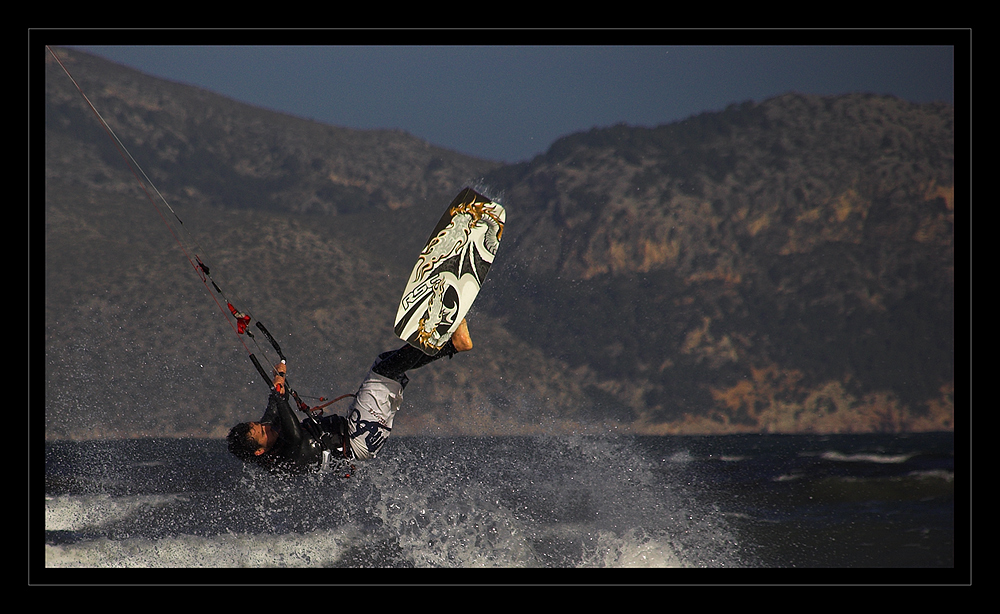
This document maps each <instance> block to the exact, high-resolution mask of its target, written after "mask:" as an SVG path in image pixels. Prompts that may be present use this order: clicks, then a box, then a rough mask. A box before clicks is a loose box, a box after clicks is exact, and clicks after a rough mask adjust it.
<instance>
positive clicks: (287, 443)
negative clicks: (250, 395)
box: [256, 391, 344, 473]
mask: <svg viewBox="0 0 1000 614" xmlns="http://www.w3.org/2000/svg"><path fill="white" fill-rule="evenodd" d="M342 421H343V418H342V417H340V416H337V415H331V416H324V417H322V418H320V419H318V420H316V421H315V422H314V421H313V420H312V419H310V418H306V419H304V420H302V422H299V421H298V420H297V419H296V417H295V413H294V412H293V411H292V406H291V405H290V404H289V403H288V397H287V396H286V395H279V394H277V393H275V392H273V391H272V392H271V396H270V397H269V398H268V400H267V409H266V410H265V411H264V415H263V416H262V417H261V419H260V420H259V422H261V423H262V424H267V425H269V426H271V427H272V428H274V429H276V430H277V431H278V441H276V442H275V444H274V445H273V446H272V447H271V449H270V450H268V451H267V452H265V453H263V454H261V455H260V456H258V457H256V462H257V464H258V465H261V466H263V467H266V468H267V469H269V470H271V471H275V472H280V473H306V472H309V471H316V470H318V469H319V468H320V466H321V464H322V462H323V451H324V450H330V451H331V453H332V454H336V455H338V456H340V457H343V452H342V449H341V446H342V443H341V441H342V433H343V432H344V427H343V425H342Z"/></svg>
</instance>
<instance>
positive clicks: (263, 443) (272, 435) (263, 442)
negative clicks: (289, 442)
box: [249, 422, 278, 456]
mask: <svg viewBox="0 0 1000 614" xmlns="http://www.w3.org/2000/svg"><path fill="white" fill-rule="evenodd" d="M249 437H250V439H252V440H253V441H256V442H257V445H258V446H259V447H258V448H257V451H256V452H254V454H256V455H257V456H260V455H261V454H263V453H264V452H267V451H268V450H270V449H271V446H273V445H274V442H275V441H277V440H278V433H277V431H275V430H274V429H273V428H272V427H271V426H269V425H267V424H261V423H260V422H251V423H250V432H249Z"/></svg>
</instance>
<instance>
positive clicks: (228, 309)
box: [45, 45, 311, 415]
mask: <svg viewBox="0 0 1000 614" xmlns="http://www.w3.org/2000/svg"><path fill="white" fill-rule="evenodd" d="M45 48H46V49H47V50H48V52H49V53H50V54H51V55H52V57H53V59H55V61H56V63H58V64H59V66H60V68H62V70H63V72H64V73H66V76H67V77H69V80H70V81H71V82H72V83H73V86H74V87H76V90H77V91H78V92H79V93H80V96H81V97H83V100H84V102H86V103H87V106H88V107H89V108H90V110H91V111H92V112H93V113H94V116H95V117H97V120H98V121H99V122H100V124H101V127H103V128H104V131H105V132H107V134H108V136H109V137H110V138H111V140H112V141H113V142H114V144H115V147H116V148H117V149H118V153H119V155H120V156H121V157H122V159H123V160H124V161H125V165H126V166H127V167H128V168H129V170H130V171H131V172H132V175H133V176H134V177H135V179H136V181H137V182H138V184H139V187H140V188H141V189H142V191H143V193H144V194H145V195H146V198H147V199H148V200H149V202H150V204H151V205H152V206H153V208H154V209H155V210H156V212H157V213H158V214H159V216H160V219H161V220H162V221H163V223H164V224H165V225H166V226H167V229H168V230H169V231H170V234H171V235H173V237H174V240H175V241H176V242H177V245H178V246H179V247H180V249H181V251H182V252H183V253H184V257H185V258H187V261H188V262H189V263H190V264H191V266H192V267H194V269H195V271H196V272H197V274H198V277H199V278H200V279H201V282H202V284H204V285H205V287H206V288H208V285H209V283H211V285H212V288H214V289H215V293H212V292H211V290H209V294H211V296H212V299H213V300H214V301H215V304H216V305H217V306H218V307H219V311H221V312H222V314H223V316H224V317H225V318H226V321H227V322H228V323H229V325H230V327H231V328H232V329H233V332H235V333H236V335H237V339H238V340H239V342H240V344H241V345H242V346H243V348H244V349H245V350H246V351H247V354H249V355H250V360H251V362H253V364H254V367H256V369H257V371H258V372H259V373H260V375H261V377H263V378H264V382H265V383H267V384H268V385H269V386H270V385H271V376H270V375H269V374H268V373H267V371H265V370H264V368H263V366H261V364H260V361H258V360H257V357H256V356H255V355H254V353H253V352H252V351H251V350H250V348H249V347H248V346H247V344H246V342H245V341H244V339H243V336H244V335H245V336H246V337H249V338H250V339H252V340H253V343H254V345H255V346H256V347H257V349H258V350H260V346H259V345H258V344H257V340H256V338H255V337H254V335H253V333H252V332H251V331H250V328H249V324H250V320H251V319H252V317H251V316H250V315H249V314H248V313H247V312H246V311H245V310H240V309H237V308H236V307H235V306H234V305H233V302H232V301H231V300H230V299H229V298H228V297H227V296H226V295H225V293H224V292H223V291H222V288H221V287H220V286H219V284H218V283H216V281H215V280H214V279H212V276H211V272H210V269H209V267H208V266H206V265H205V263H204V262H203V261H202V259H201V258H200V257H199V256H198V255H197V254H194V256H193V259H192V255H191V254H190V253H189V250H188V249H187V247H185V243H184V241H183V240H182V239H181V237H180V234H181V233H183V226H184V222H183V220H181V218H180V217H179V216H178V215H177V212H175V211H174V209H173V208H172V207H171V206H170V204H169V203H168V202H167V199H166V198H164V197H163V195H162V194H161V193H160V191H159V190H157V189H156V186H155V185H153V182H152V181H151V180H150V179H149V177H148V176H147V175H146V172H145V171H143V170H142V167H141V166H140V165H139V163H138V162H136V160H135V158H133V157H132V154H131V153H129V151H128V149H127V148H126V147H125V145H124V144H123V143H122V142H121V140H120V139H119V138H118V135H117V134H115V132H114V130H112V129H111V126H110V125H109V124H108V122H107V121H105V120H104V117H102V116H101V114H100V113H99V112H98V110H97V107H95V106H94V104H93V103H92V102H91V101H90V98H88V97H87V94H86V93H85V92H84V91H83V88H82V87H80V84H79V83H77V81H76V79H75V78H73V75H72V74H70V72H69V70H68V69H67V68H66V65H65V64H63V62H62V60H60V59H59V56H57V55H56V53H55V51H53V50H52V48H51V47H49V46H48V45H46V46H45ZM140 174H141V175H142V177H140ZM143 180H145V181H143ZM147 185H148V186H149V188H151V189H152V190H153V191H154V192H156V195H157V197H159V199H160V201H162V202H163V204H164V205H165V206H166V208H167V209H169V210H170V213H171V214H173V216H174V219H175V220H177V223H178V224H179V225H180V226H179V227H175V226H174V225H173V224H171V223H170V221H169V220H168V219H167V216H166V215H164V213H163V210H162V209H161V208H160V207H159V206H158V205H157V204H156V200H155V199H154V198H153V196H152V194H150V192H149V190H148V189H147V187H146V186H147ZM220 297H221V299H222V301H223V302H225V304H226V306H225V307H223V306H222V303H221V302H220V300H219V299H220ZM230 315H231V316H232V318H233V319H230V317H229V316H230ZM257 328H259V329H260V330H261V332H263V333H264V336H265V337H267V339H268V341H270V343H271V345H272V346H273V347H274V349H275V350H277V352H278V357H279V359H280V360H285V356H284V355H283V354H282V352H281V348H280V347H278V343H277V341H275V339H274V337H273V336H271V333H270V332H269V331H268V330H267V329H266V328H264V325H263V324H261V323H260V321H259V320H258V321H257ZM263 353H264V352H263V351H262V354H263ZM275 362H277V361H275ZM310 415H311V414H310Z"/></svg>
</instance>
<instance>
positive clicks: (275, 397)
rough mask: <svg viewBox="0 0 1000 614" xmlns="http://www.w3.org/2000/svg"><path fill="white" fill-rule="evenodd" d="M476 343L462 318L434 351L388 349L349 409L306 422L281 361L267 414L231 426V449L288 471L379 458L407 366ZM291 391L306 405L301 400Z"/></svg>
mask: <svg viewBox="0 0 1000 614" xmlns="http://www.w3.org/2000/svg"><path fill="white" fill-rule="evenodd" d="M471 349H472V338H471V337H470V336H469V328H468V324H467V323H466V321H465V320H462V323H461V324H460V325H459V327H458V329H457V330H456V331H455V333H454V334H453V335H452V337H451V339H450V340H449V341H448V343H446V344H445V346H444V348H442V350H441V351H440V352H439V353H438V354H436V355H434V356H429V355H427V354H425V353H424V352H422V351H421V350H419V349H417V348H415V347H413V346H411V345H409V344H406V345H403V346H402V347H401V348H399V349H397V350H394V351H389V352H383V353H382V354H379V356H378V358H377V359H376V360H375V362H374V363H373V364H372V366H371V369H370V370H369V371H368V374H367V375H366V376H365V378H364V381H362V383H361V386H360V388H359V389H358V392H357V394H355V395H354V400H353V401H352V402H351V404H350V405H349V406H348V409H347V413H346V415H344V416H340V415H336V414H334V415H330V416H323V417H320V418H314V417H312V415H310V416H309V417H307V418H306V419H304V420H302V421H301V422H299V421H298V420H297V418H296V416H295V413H294V412H293V411H292V406H291V404H290V403H289V390H288V388H287V386H286V385H285V376H286V373H287V372H286V368H287V367H286V365H285V362H284V361H282V362H281V364H280V365H279V366H278V368H277V374H276V375H275V378H274V385H273V387H272V390H271V394H270V396H269V397H268V403H267V409H266V410H265V411H264V415H263V416H262V417H261V419H260V420H258V421H256V422H241V423H240V424H237V425H236V426H234V427H233V428H232V429H231V430H230V431H229V435H228V441H229V451H230V452H231V453H232V454H234V455H235V456H237V457H238V458H240V459H241V460H243V461H244V462H247V463H254V464H257V465H260V466H263V467H265V468H267V469H269V470H272V471H275V472H286V473H304V472H309V471H316V470H319V469H320V468H321V467H322V466H323V465H324V463H326V462H329V461H330V459H331V458H333V459H335V458H337V457H339V458H344V459H360V460H365V459H370V458H374V457H375V455H376V454H378V452H379V450H380V449H381V448H382V445H383V444H384V443H385V440H386V438H387V437H388V436H389V432H390V431H391V430H392V420H393V417H394V416H395V415H396V412H397V411H399V407H400V405H401V404H402V401H403V389H404V388H405V387H406V384H407V382H409V378H408V377H407V375H406V372H407V371H412V370H414V369H419V368H420V367H423V366H425V365H427V364H429V363H431V362H434V361H435V360H437V359H438V358H441V357H444V356H448V357H449V358H450V357H451V356H453V355H455V354H456V353H458V352H465V351H468V350H471ZM291 394H292V397H293V400H295V401H296V402H298V403H299V404H300V409H301V408H303V407H302V404H301V401H299V400H298V399H297V397H296V396H295V394H294V393H291ZM305 410H307V411H308V408H307V407H306V408H305Z"/></svg>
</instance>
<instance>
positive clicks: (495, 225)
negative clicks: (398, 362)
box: [394, 188, 507, 356]
mask: <svg viewBox="0 0 1000 614" xmlns="http://www.w3.org/2000/svg"><path fill="white" fill-rule="evenodd" d="M506 218H507V213H506V211H505V210H504V208H503V205H501V204H500V203H498V202H494V201H493V200H492V199H490V198H489V197H486V196H483V195H482V194H480V193H479V192H476V191H475V190H473V189H472V188H465V189H464V190H462V191H461V192H460V193H459V194H458V196H456V197H455V200H453V201H451V204H450V205H448V208H447V209H446V210H445V212H444V215H442V216H441V219H440V220H438V223H437V225H436V226H435V227H434V230H433V232H431V235H430V237H429V238H428V239H427V243H426V244H425V246H424V248H423V249H422V250H421V251H420V255H419V256H418V257H417V262H416V264H415V265H414V266H413V271H412V272H411V273H410V276H409V277H408V278H407V282H406V288H405V289H404V290H403V296H402V298H401V299H400V301H399V308H398V309H397V310H396V323H395V326H394V330H395V333H396V335H398V336H399V338H400V339H402V340H404V341H406V342H407V343H409V344H410V345H412V346H414V347H417V348H419V349H421V350H423V352H424V353H425V354H428V355H430V356H434V355H436V354H437V353H438V352H440V351H441V348H442V347H444V345H445V344H446V343H448V340H449V339H451V335H452V333H454V332H455V330H456V329H457V328H458V327H459V325H460V324H461V323H462V320H463V319H464V318H465V315H466V313H468V311H469V308H470V307H472V303H473V301H475V300H476V296H478V295H479V289H480V288H481V287H482V285H483V280H485V279H486V273H487V272H489V270H490V265H492V264H493V258H494V257H495V256H496V253H497V248H498V247H499V246H500V239H501V238H502V237H503V226H504V222H505V221H506Z"/></svg>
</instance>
